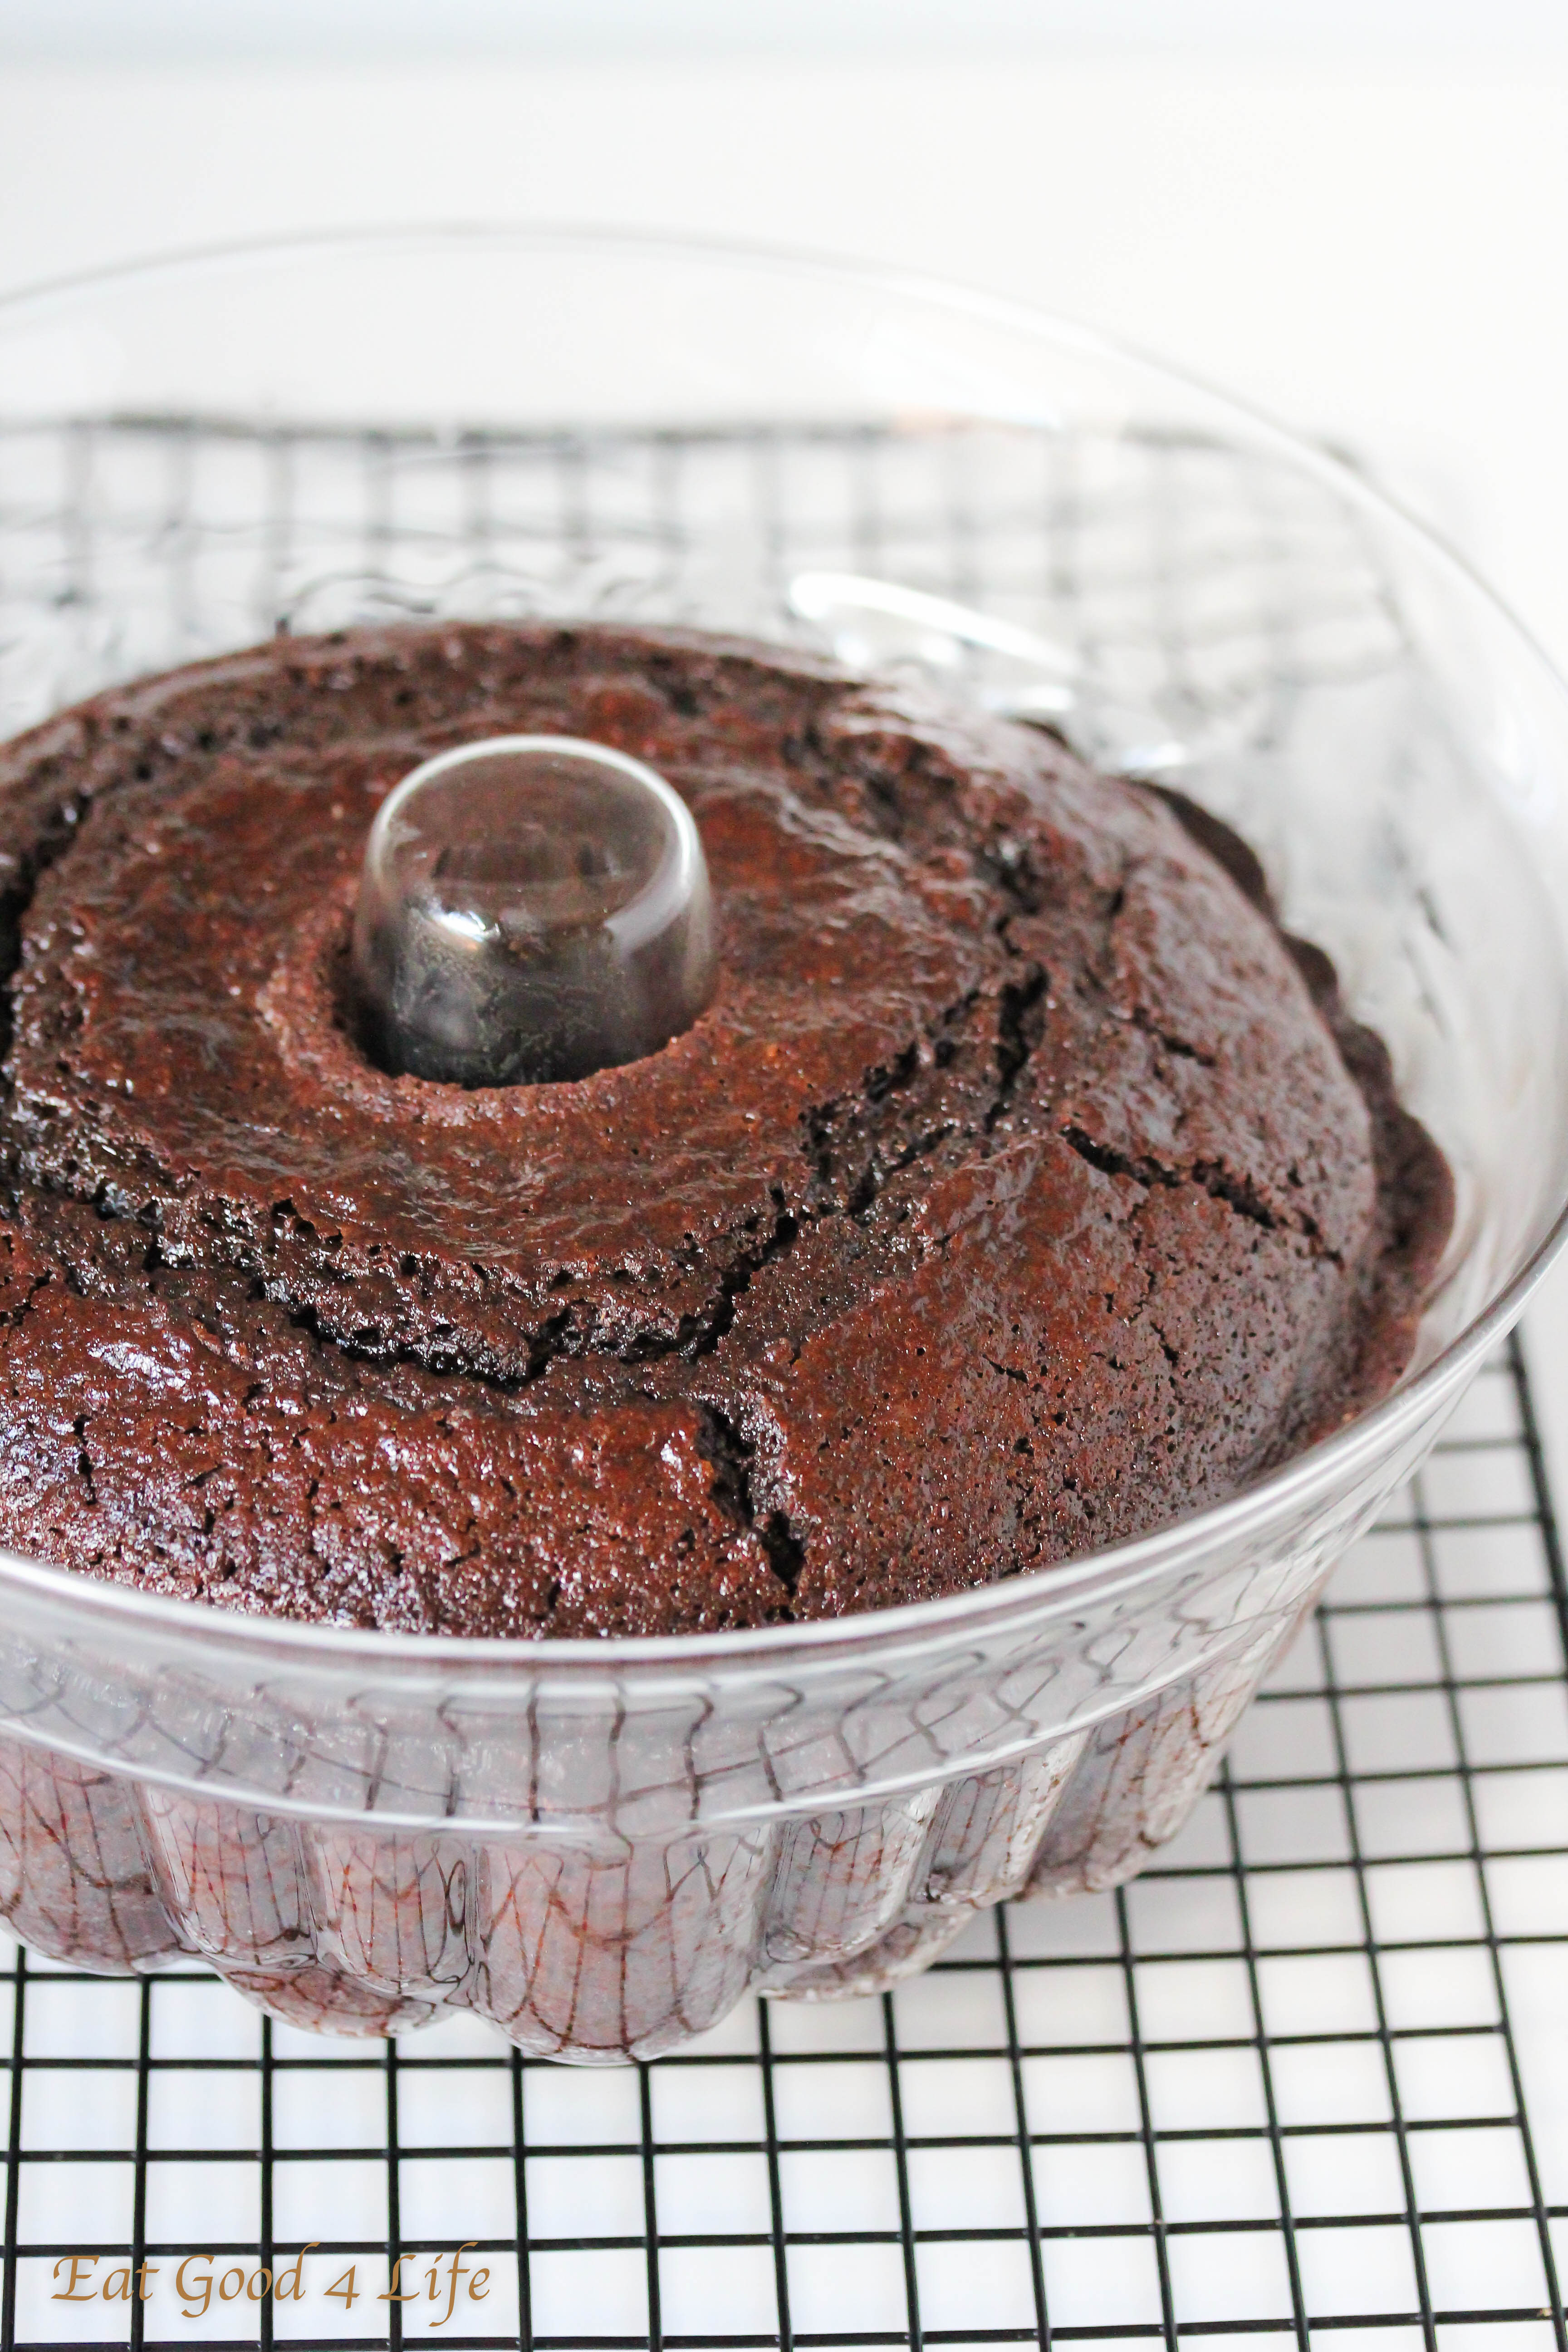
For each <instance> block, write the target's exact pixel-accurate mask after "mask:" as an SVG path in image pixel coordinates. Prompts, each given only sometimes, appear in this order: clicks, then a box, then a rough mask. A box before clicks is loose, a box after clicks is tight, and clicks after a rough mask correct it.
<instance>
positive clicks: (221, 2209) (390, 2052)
mask: <svg viewBox="0 0 1568 2352" xmlns="http://www.w3.org/2000/svg"><path fill="white" fill-rule="evenodd" d="M1565 1634H1568V1587H1565V1585H1564V1580H1563V1558H1562V1553H1561V1549H1560V1546H1559V1541H1558V1536H1557V1529H1556V1522H1555V1519H1554V1517H1553V1515H1552V1507H1551V1501H1550V1497H1549V1496H1548V1493H1547V1489H1546V1485H1545V1479H1544V1473H1543V1468H1542V1454H1541V1448H1540V1444H1539V1442H1538V1438H1537V1434H1536V1429H1535V1423H1534V1417H1533V1412H1532V1409H1531V1395H1530V1389H1529V1384H1528V1381H1527V1379H1526V1375H1525V1370H1524V1366H1523V1362H1522V1360H1521V1355H1520V1354H1519V1352H1518V1350H1517V1349H1510V1352H1509V1353H1507V1354H1506V1355H1505V1356H1502V1357H1500V1358H1499V1359H1498V1360H1495V1361H1494V1362H1493V1363H1491V1364H1489V1366H1488V1368H1487V1370H1485V1371H1484V1372H1483V1373H1482V1375H1481V1377H1480V1379H1479V1381H1478V1383H1477V1385H1476V1387H1475V1389H1474V1391H1472V1392H1471V1395H1470V1397H1469V1398H1468V1401H1467V1402H1466V1404H1465V1406H1464V1407H1463V1408H1462V1410H1461V1412H1460V1414H1459V1416H1458V1420H1457V1421H1456V1422H1455V1423H1453V1424H1452V1426H1451V1428H1450V1431H1449V1433H1448V1434H1447V1438H1446V1440H1445V1441H1444V1442H1443V1443H1442V1444H1440V1445H1439V1446H1438V1448H1437V1450H1436V1454H1434V1455H1433V1456H1432V1457H1431V1459H1430V1461H1429V1462H1428V1464H1427V1465H1426V1468H1425V1469H1424V1470H1423V1471H1422V1472H1421V1474H1420V1475H1419V1476H1418V1477H1417V1478H1416V1479H1415V1482H1414V1483H1413V1484H1412V1486H1410V1487H1409V1488H1408V1489H1407V1490H1406V1491H1405V1494H1404V1495H1403V1496H1401V1497H1400V1498H1399V1500H1398V1501H1397V1502H1396V1503H1395V1505H1394V1507H1393V1508H1392V1509H1391V1510H1390V1511H1389V1512H1388V1513H1387V1514H1386V1515H1385V1517H1384V1519H1383V1521H1382V1522H1381V1524H1380V1525H1379V1526H1378V1528H1376V1529H1375V1531H1374V1532H1373V1534H1371V1535H1370V1536H1368V1537H1367V1538H1365V1539H1364V1540H1363V1542H1362V1543H1360V1544H1359V1545H1357V1546H1356V1548H1355V1549H1354V1550H1353V1551H1352V1553H1351V1555H1350V1556H1349V1558H1348V1559H1346V1561H1345V1563H1344V1565H1343V1567H1342V1569H1341V1570H1340V1571H1339V1573H1338V1575H1337V1577H1336V1579H1335V1581H1334V1583H1333V1585H1332V1587H1331V1594H1330V1598H1329V1599H1328V1601H1326V1602H1325V1604H1324V1606H1323V1607H1322V1609H1321V1611H1320V1612H1319V1614H1318V1616H1317V1617H1316V1619H1315V1620H1314V1621H1313V1622H1311V1624H1310V1626H1309V1627H1308V1629H1307V1631H1306V1632H1305V1633H1303V1635H1302V1636H1301V1638H1300V1641H1299V1643H1297V1646H1296V1648H1295V1650H1294V1652H1293V1654H1292V1655H1291V1656H1290V1658H1289V1660H1288V1661H1287V1662H1286V1664H1284V1666H1283V1667H1282V1668H1281V1670H1280V1671H1279V1673H1278V1674H1276V1675H1275V1676H1274V1678H1273V1680H1272V1682H1271V1684H1270V1685H1269V1686H1268V1689H1267V1690H1266V1691H1265V1692H1264V1694H1263V1695H1262V1696H1260V1698H1259V1699H1258V1703H1257V1704H1256V1706H1254V1708H1253V1709H1252V1711H1251V1713H1250V1714H1249V1715H1248V1716H1247V1718H1246V1719H1245V1721H1244V1724H1243V1727H1242V1729H1241V1732H1240V1735H1239V1737H1238V1738H1237V1742H1236V1744H1235V1747H1234V1748H1233V1749H1232V1752H1231V1756H1230V1760H1229V1763H1228V1765H1227V1766H1226V1769H1225V1770H1224V1771H1223V1773H1222V1775H1221V1777H1220V1779H1219V1781H1218V1783H1217V1784H1216V1786H1215V1789H1214V1790H1212V1791H1211V1793H1210V1794H1209V1795H1208V1796H1207V1797H1206V1798H1205V1800H1204V1801H1203V1802H1202V1804H1201V1805H1200V1807H1199V1809H1198V1811H1197V1813H1196V1815H1195V1816H1194V1820H1193V1822H1191V1824H1190V1825H1189V1827H1188V1828H1187V1830H1186V1831H1185V1832H1184V1834H1183V1835H1182V1836H1181V1837H1180V1838H1179V1839H1178V1840H1177V1841H1176V1843H1174V1844H1173V1845H1172V1846H1171V1847H1169V1848H1167V1849H1166V1850H1165V1851H1164V1853H1163V1854H1162V1855H1161V1856H1160V1857H1159V1859H1158V1861H1157V1863H1156V1864H1155V1866H1153V1867H1152V1868H1151V1869H1149V1870H1148V1871H1146V1872H1145V1873H1144V1874H1143V1876H1142V1878H1140V1879H1139V1880H1137V1881H1136V1882H1135V1883H1134V1884H1133V1885H1131V1886H1129V1887H1127V1888H1125V1889H1123V1890H1121V1891H1120V1892H1117V1893H1113V1894H1107V1895H1100V1896H1090V1897H1086V1898H1082V1899H1079V1900H1078V1901H1074V1902H1071V1903H1067V1904H1061V1905H1054V1904H1050V1903H1045V1904H1034V1905H1017V1906H1011V1907H1009V1908H1007V1909H1005V1910H1002V1911H998V1912H995V1913H993V1914H991V1915H988V1916H984V1917H980V1918H977V1919H976V1921H975V1923H974V1925H973V1928H972V1929H971V1930H970V1932H969V1933H968V1934H967V1935H966V1937H964V1938H963V1941H962V1942H961V1943H960V1944H959V1945H957V1946H956V1947H954V1948H952V1952H951V1953H950V1955H949V1957H947V1958H944V1959H943V1960H942V1961H940V1962H938V1964H937V1965H936V1967H935V1968H934V1969H931V1972H930V1973H929V1974H928V1975H927V1976H924V1977H921V1978H918V1979H913V1980H911V1981H910V1982H908V1983H906V1984H904V1985H902V1986H900V1988H899V1989H898V1990H896V1991H894V1992H892V1993H891V1994H889V1995H887V1996H884V1997H882V1998H879V1999H874V2000H858V2001H851V2002H847V2003H831V2004H823V2005H807V2004H786V2003H779V2002H772V2001H766V2000H763V2001H750V2002H748V2003H746V2004H745V2005H744V2006H743V2007H742V2010H741V2011H739V2012H738V2013H737V2014H736V2015H735V2016H734V2017H733V2018H732V2019H731V2021H728V2022H727V2023H726V2024H725V2025H724V2026H722V2027H721V2028H720V2029H719V2030H718V2031H717V2032H713V2033H711V2034H710V2035H708V2036H707V2037H706V2039H705V2040H704V2041H703V2042H700V2044H698V2045H697V2046H695V2047H694V2048H692V2049H689V2050H688V2051H686V2052H684V2053H681V2054H680V2055H679V2056H675V2057H669V2058H664V2059H660V2060H658V2061H657V2062H655V2063H651V2064H647V2065H641V2066H628V2067H624V2068H623V2067H616V2068H605V2069H602V2070H601V2069H581V2070H580V2069H574V2068H564V2067H560V2066H555V2065H552V2064H550V2063H545V2062H539V2061H533V2060H528V2059H523V2058H521V2057H520V2056H519V2055H518V2054H517V2053H509V2052H508V2051H507V2050H505V2049H504V2047H503V2046H502V2045H501V2044H500V2042H499V2041H498V2040H497V2038H496V2037H495V2036H494V2035H493V2033H492V2032H490V2030H489V2028H487V2027H484V2026H482V2025H481V2024H480V2023H479V2021H477V2020H474V2019H468V2018H463V2019H457V2018H455V2019H454V2020H453V2021H451V2022H449V2023H447V2024H443V2025H440V2026H437V2027H435V2028H433V2029H429V2030H427V2031H426V2032H421V2033H416V2034H412V2035H407V2036H405V2037H402V2038H400V2039H399V2040H397V2041H395V2042H389V2043H386V2044H384V2045H383V2044H380V2043H374V2042H329V2041H325V2040H321V2039H315V2038H312V2037H310V2036H308V2035H305V2034H301V2033H297V2032H291V2031H289V2029H287V2028H285V2027H282V2026H279V2025H269V2024H268V2023H266V2022H265V2021H262V2020H261V2019H260V2018H258V2016H257V2014H256V2013H255V2012H254V2011H251V2010H250V2009H249V2008H247V2006H246V2005H245V2004H244V2003H243V2002H242V2001H241V2000H239V1998H238V1997H237V1995H235V1994H234V1993H232V1992H230V1991H229V1990H227V1989H226V1987H225V1986H223V1985H222V1984H220V1983H219V1982H218V1981H217V1980H216V1979H214V1978H212V1977H210V1976H209V1975H207V1974H206V1973H205V1971H204V1970H202V1969H197V1968H194V1967H193V1968H181V1969H174V1970H171V1971H170V1972H168V1973H167V1974H165V1975H162V1976H159V1977H156V1978H154V1979H148V1980H144V1981H142V1982H141V1983H133V1982H131V1981H128V1980H115V1979H101V1978H93V1977H88V1976H83V1975H79V1974H77V1973H74V1972H72V1971H70V1970H68V1969H58V1968H55V1967H52V1966H50V1965H48V1964H47V1963H45V1962H42V1961H40V1960H38V1959H37V1958H32V1957H30V1956H29V1955H27V1954H26V1953H25V1952H14V1953H13V1954H12V1955H11V1956H9V1964H8V1966H7V1967H6V1969H5V1978H4V1981H5V1985H6V1987H7V1988H8V1989H9V1991H10V1997H11V2000H12V2001H13V2011H12V2024H11V2035H10V2069H11V2077H10V2113H9V2137H8V2147H7V2152H6V2198H5V2302H4V2315H3V2316H4V2346H5V2352H12V2347H29V2346H32V2345H42V2344H57V2343H61V2342H68V2341H70V2342H78V2343H101V2344H104V2345H115V2346H121V2345H129V2346H131V2347H143V2346H144V2347H152V2346H153V2345H180V2346H184V2347H197V2346H199V2345H202V2344H204V2343H208V2342H211V2343H214V2344H217V2343H224V2344H235V2343H240V2344H254V2345H256V2346H258V2347H269V2346H270V2345H272V2344H274V2343H280V2342H285V2341H287V2342H291V2343H300V2344H308V2343H320V2344H323V2345H326V2344H332V2345H337V2346H340V2347H349V2346H353V2345H362V2346H376V2347H380V2346H388V2347H398V2346H400V2345H401V2344H402V2343H404V2342H405V2340H413V2339H414V2338H416V2337H424V2336H429V2337H430V2338H431V2340H432V2341H436V2342H445V2343H447V2344H448V2345H450V2346H455V2347H469V2352H479V2347H500V2346H509V2347H510V2346H513V2345H519V2346H535V2347H541V2352H543V2348H544V2347H559V2352H568V2347H581V2352H588V2347H639V2352H640V2347H648V2352H653V2347H668V2352H676V2347H699V2346H714V2347H717V2346H742V2345H754V2346H769V2347H773V2346H777V2347H781V2352H789V2347H806V2346H811V2347H829V2346H833V2347H850V2346H871V2345H899V2346H909V2347H921V2346H922V2345H927V2344H930V2345H936V2344H941V2345H981V2344H1025V2345H1037V2346H1039V2347H1042V2352H1044V2347H1047V2346H1048V2345H1049V2344H1050V2343H1052V2342H1053V2341H1055V2342H1058V2343H1061V2344H1069V2343H1080V2342H1093V2343H1101V2344H1103V2343H1119V2342H1120V2343H1126V2344H1129V2345H1131V2344H1132V2343H1134V2342H1139V2343H1146V2342H1155V2343H1163V2344H1164V2345H1165V2346H1168V2347H1171V2352H1175V2347H1177V2345H1178V2342H1179V2341H1180V2340H1181V2339H1183V2338H1196V2337H1200V2336H1232V2337H1233V2336H1269V2337H1271V2338H1275V2337H1281V2336H1294V2337H1295V2339H1296V2341H1297V2342H1298V2343H1299V2344H1300V2345H1301V2346H1303V2347H1306V2346H1307V2345H1308V2344H1309V2341H1310V2338H1312V2337H1315V2336H1319V2335H1320V2332H1323V2333H1325V2334H1326V2332H1327V2331H1330V2330H1332V2331H1334V2336H1335V2343H1336V2347H1341V2346H1344V2345H1345V2344H1346V2342H1347V2339H1346V2337H1345V2336H1344V2333H1343V2331H1347V2330H1348V2331H1350V2332H1351V2336H1352V2338H1353V2337H1354V2336H1356V2335H1357V2334H1358V2333H1359V2332H1361V2331H1369V2330H1375V2331H1376V2336H1375V2341H1376V2343H1377V2345H1378V2347H1393V2346H1395V2345H1398V2344H1400V2343H1402V2342H1405V2343H1409V2344H1411V2345H1412V2346H1414V2345H1415V2344H1416V2343H1421V2344H1424V2345H1425V2346H1426V2347H1431V2352H1438V2347H1442V2352H1450V2347H1456V2352H1457V2347H1461V2346H1463V2347H1471V2346H1473V2347H1476V2352H1493V2347H1497V2346H1500V2345H1501V2344H1503V2343H1505V2342H1506V2344H1507V2346H1508V2347H1510V2352H1512V2347H1518V2352H1528V2347H1530V2346H1531V2345H1532V2344H1534V2343H1536V2342H1539V2343H1541V2344H1542V2346H1544V2345H1545V2344H1547V2343H1548V2342H1552V2343H1555V2344H1556V2345H1558V2346H1562V2345H1563V2343H1564V2340H1565V2338H1564V2326H1563V2299H1562V2293H1561V2288H1560V2285H1559V2276H1560V2264H1561V2261H1562V2254H1561V2251H1560V2249H1561V2246H1562V2243H1563V2232H1564V2230H1565V2228H1568V2017H1565V2014H1564V2011H1565V2007H1568V2005H1565V2004H1564V2002H1563V1958H1564V1948H1565V1947H1568V1804H1565V1801H1564V1800H1565V1798H1568V1679H1565V1678H1564V1673H1563V1655H1564V1637H1565ZM311 2241H315V2242H317V2243H316V2244H315V2245H314V2247H313V2250H312V2251H311V2252H310V2253H308V2254H307V2255H306V2258H305V2260H304V2263H303V2264H302V2266H301V2269H300V2273H299V2275H298V2278H297V2279H296V2278H295V2277H294V2275H293V2274H292V2264H293V2262H294V2258H295V2257H296V2256H297V2255H298V2254H299V2253H300V2250H301V2248H302V2247H304V2246H305V2245H306V2244H307V2243H308V2242H311ZM465 2243H467V2246H468V2251H467V2252H465V2253H464V2254H463V2256H462V2259H463V2261H464V2262H465V2263H466V2264H467V2265H468V2271H467V2272H466V2273H463V2274H462V2275H460V2276H459V2278H458V2282H457V2286H458V2292H457V2295H456V2297H455V2298H453V2301H454V2308H453V2309H452V2312H451V2315H450V2316H449V2317H447V2316H444V2315H445V2313H446V2310H447V2301H448V2274H449V2261H450V2255H451V2252H452V2251H453V2250H454V2249H456V2248H458V2247H461V2246H464V2245H465ZM73 2254H74V2255H79V2256H82V2257H84V2258H85V2257H87V2256H89V2255H90V2256H96V2258H97V2259H96V2263H90V2264H89V2263H88V2262H87V2261H86V2260H85V2259H84V2260H83V2262H82V2263H80V2264H79V2268H78V2270H77V2273H76V2274H75V2275H76V2279H77V2287H78V2294H87V2295H88V2297H89V2299H86V2300H80V2301H74V2300H73V2301H71V2302H63V2301H57V2300H55V2299H54V2298H55V2297H56V2296H57V2295H58V2294H59V2292H60V2290H61V2288H62V2286H63V2285H68V2284H70V2281H71V2276H72V2273H71V2271H70V2267H69V2257H70V2256H72V2255H73ZM399 2256H404V2257H405V2258H406V2257H410V2256H412V2257H414V2258H415V2259H413V2260H407V2259H405V2261H404V2263H403V2265H402V2268H401V2270H400V2271H399V2273H398V2278H399V2291H400V2292H401V2293H404V2294H408V2295H409V2296H410V2297H411V2299H410V2300H409V2301H408V2302H406V2303H403V2304H394V2303H391V2302H389V2301H385V2300H379V2299H378V2298H380V2297H382V2296H384V2294H385V2292H386V2289H387V2286H388V2281H389V2277H390V2275H391V2266H392V2264H393V2263H394V2262H395V2259H396V2258H397V2257H399ZM433 2258H439V2266H438V2267H437V2272H436V2279H435V2287H436V2292H435V2294H431V2293H430V2291H429V2290H430V2286H431V2269H432V2261H433ZM182 2262H184V2263H185V2264H186V2267H185V2269H184V2273H183V2274H182V2273H181V2272H180V2267H179V2266H180V2264H181V2263H182ZM142 2263H150V2264H151V2265H153V2266H154V2267H153V2272H152V2273H151V2274H149V2275H148V2276H147V2277H146V2278H145V2280H144V2282H142V2283H144V2284H145V2285H146V2286H147V2288H148V2289H149V2296H148V2300H147V2301H146V2302H145V2303H142V2301H141V2300H140V2299H139V2298H135V2297H132V2298H131V2299H128V2300H122V2299H120V2297H119V2296H118V2295H116V2296H114V2297H113V2298H112V2299H110V2300H109V2301H107V2302H106V2301H105V2299H104V2296H103V2294H102V2288H103V2287H104V2286H105V2285H106V2284H114V2283H115V2280H116V2276H117V2274H121V2275H123V2276H124V2278H125V2283H126V2284H127V2285H130V2286H134V2285H135V2284H137V2283H138V2280H139V2274H140V2266H141V2265H142ZM481 2270H483V2271H487V2272H488V2273H489V2275H488V2277H487V2278H486V2279H485V2280H484V2281H483V2284H482V2292H481V2294H480V2295H479V2298H478V2299H474V2298H472V2297H470V2296H469V2294H468V2285H469V2283H470V2280H471V2279H473V2278H475V2277H477V2275H478V2273H479V2271H481ZM264 2272H269V2273H272V2274H273V2276H274V2277H281V2278H282V2279H283V2281H284V2282H285V2284H287V2285H288V2286H289V2287H290V2288H292V2287H293V2286H294V2285H295V2284H298V2286H299V2287H300V2290H301V2291H300V2294H299V2295H298V2296H296V2295H294V2294H292V2293H289V2294H286V2295H285V2297H284V2299H283V2300H282V2301H281V2302H279V2301H277V2300H276V2299H274V2298H273V2297H271V2296H269V2295H268V2296H265V2298H264V2299H260V2300H252V2299H251V2297H252V2295H253V2294H258V2291H260V2290H261V2289H262V2285H263V2275H264ZM351 2273H352V2275H351ZM182 2278H183V2284H184V2287H185V2289H186V2290H187V2291H186V2293H185V2294H184V2295H181V2294H178V2293H176V2292H175V2291H174V2290H175V2286H176V2282H177V2281H181V2280H182ZM209 2280H210V2282H211V2285H210V2289H209V2291H208V2294H207V2297H206V2298H205V2300H206V2308H205V2311H204V2310H202V2309H201V2308H200V2306H201V2305H202V2304H203V2302H204V2295H203V2291H202V2290H203V2286H204V2283H205V2282H207V2281H209ZM334 2285H335V2286H336V2288H337V2290H338V2291H337V2293H336V2294H333V2293H332V2289H333V2287H334ZM225 2289H226V2290H227V2292H226V2293H225V2292H224V2290H225ZM351 2290H352V2295H353V2300H352V2304H351V2301H350V2291H351ZM1478 2330H1480V2331H1482V2332H1480V2333H1477V2332H1476V2331H1478ZM1371 2340H1372V2338H1371V2337H1370V2336H1369V2337H1368V2341H1369V2342H1370V2341H1371Z"/></svg>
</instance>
